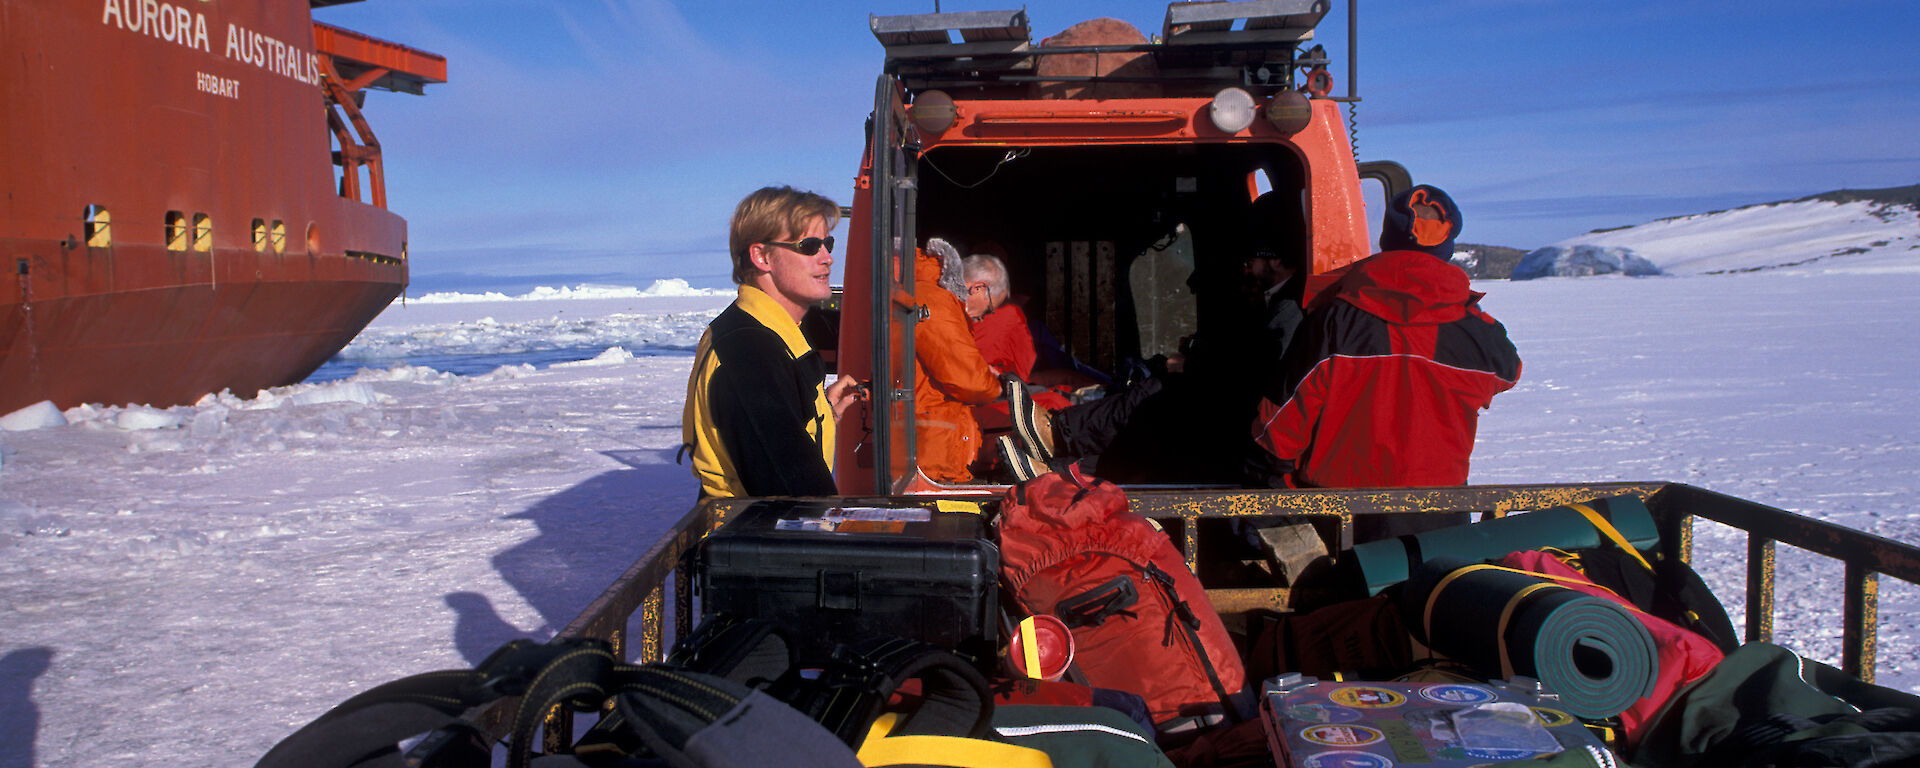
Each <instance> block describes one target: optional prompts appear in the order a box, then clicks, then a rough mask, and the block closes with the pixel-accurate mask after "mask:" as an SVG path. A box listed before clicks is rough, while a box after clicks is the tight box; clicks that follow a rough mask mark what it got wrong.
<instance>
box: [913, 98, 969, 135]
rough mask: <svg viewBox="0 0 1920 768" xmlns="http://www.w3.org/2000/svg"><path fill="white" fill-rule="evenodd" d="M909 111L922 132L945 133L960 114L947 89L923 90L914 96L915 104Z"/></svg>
mask: <svg viewBox="0 0 1920 768" xmlns="http://www.w3.org/2000/svg"><path fill="white" fill-rule="evenodd" d="M907 112H908V113H909V114H911V115H913V124H914V125H917V126H919V127H920V132H921V133H945V132H946V130H947V129H948V128H952V127H953V121H954V120H955V119H956V118H957V117H958V116H959V113H958V112H956V111H954V108H953V97H952V96H948V95H947V92H946V91H921V92H920V95H918V96H915V97H913V106H911V107H908V108H907Z"/></svg>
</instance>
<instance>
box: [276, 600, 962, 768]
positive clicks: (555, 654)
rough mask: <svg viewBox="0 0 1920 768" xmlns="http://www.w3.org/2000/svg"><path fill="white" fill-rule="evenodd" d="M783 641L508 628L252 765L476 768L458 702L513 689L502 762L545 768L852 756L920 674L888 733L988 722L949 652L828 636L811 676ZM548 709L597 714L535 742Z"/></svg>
mask: <svg viewBox="0 0 1920 768" xmlns="http://www.w3.org/2000/svg"><path fill="white" fill-rule="evenodd" d="M788 647H789V646H788V644H787V641H786V638H785V636H784V635H783V634H782V633H781V632H780V630H779V629H778V628H775V627H773V626H771V625H769V624H767V623H765V622H760V621H754V620H742V619H735V618H732V617H728V616H724V615H722V616H716V617H713V618H712V619H709V620H708V621H707V622H705V623H703V624H702V625H701V626H700V627H699V628H698V629H696V630H695V631H694V633H693V634H692V635H690V636H689V637H688V638H687V639H686V640H684V641H682V642H681V643H680V644H678V645H677V646H676V647H675V649H674V651H673V652H672V654H671V655H670V656H669V658H668V660H667V661H666V662H663V663H659V664H647V665H638V666H636V665H631V664H626V663H624V662H622V661H620V660H619V659H618V658H617V657H616V656H615V655H614V654H613V652H612V648H611V647H610V646H609V645H608V644H607V643H605V642H603V641H600V640H592V639H556V640H554V641H553V642H550V643H544V644H542V643H535V642H534V641H531V640H515V641H513V642H511V643H508V644H506V645H504V646H502V647H501V648H500V649H499V650H496V651H494V652H493V654H491V655H490V656H488V657H487V659H486V660H485V661H482V662H481V663H480V664H479V665H478V666H477V667H475V668H473V669H465V670H444V671H440V672H428V673H425V674H420V675H414V676H412V677H407V678H403V679H400V680H396V681H393V682H390V683H386V684H384V685H380V686H377V687H375V688H373V689H371V690H368V691H366V692H364V693H361V694H359V695H357V696H354V697H352V698H350V699H348V700H346V701H345V702H342V703H341V704H340V705H339V706H336V707H334V708H333V709H331V710H329V711H328V712H327V713H326V714H324V715H321V716H320V717H319V718H318V719H316V720H314V721H313V722H312V723H309V724H308V725H307V726H305V727H303V728H301V729H300V730H298V731H296V732H294V733H293V734H292V735H290V736H288V737H287V738H286V739H284V740H282V741H281V742H280V743H279V744H277V745H275V746H274V747H273V749H272V750H270V751H268V752H267V754H266V755H265V756H264V757H262V758H261V759H260V762H259V763H258V768H350V767H352V768H360V767H365V768H484V767H485V766H488V765H490V764H491V760H492V751H493V745H492V741H491V739H490V738H489V736H488V735H487V733H486V732H485V731H484V730H483V729H481V728H480V726H479V725H478V724H476V723H474V722H472V721H471V720H468V719H467V718H466V714H467V713H468V712H470V711H472V710H473V709H474V708H475V707H478V706H481V705H484V704H488V703H492V702H494V701H496V700H499V699H502V698H508V697H519V701H518V702H517V704H516V705H515V706H514V707H513V709H512V714H511V717H512V726H511V729H510V731H509V733H510V734H511V735H510V736H509V738H508V740H507V742H506V748H507V765H508V766H509V767H510V768H521V767H522V766H528V765H530V764H532V763H533V762H534V761H535V759H536V758H537V759H538V765H540V766H544V767H550V768H564V767H566V766H656V765H668V766H674V768H733V767H734V766H738V767H739V768H748V767H749V766H764V765H776V764H777V765H794V766H821V767H822V768H826V767H829V766H830V767H832V768H852V767H853V766H858V765H860V762H859V761H858V760H857V759H856V758H855V757H854V750H855V749H857V748H858V747H859V746H860V744H861V741H862V740H863V739H865V738H866V736H867V732H868V727H869V726H870V725H871V724H872V723H873V722H874V720H875V719H876V718H877V717H878V716H879V715H880V713H881V710H882V708H883V707H885V705H886V703H887V700H888V698H889V697H890V696H891V695H892V693H893V692H894V690H895V689H896V688H898V687H899V686H900V684H901V683H903V682H905V681H908V680H915V679H917V680H919V681H920V682H921V688H922V697H923V701H922V703H921V706H920V707H919V708H918V709H916V710H915V711H914V712H913V713H912V714H911V715H909V716H908V717H906V718H904V719H903V720H902V721H901V722H900V724H899V725H898V726H897V727H895V728H894V730H893V731H892V732H891V734H892V735H916V734H926V735H950V736H971V737H976V738H977V737H980V736H983V735H985V734H986V733H987V732H988V731H989V722H990V719H991V716H992V704H993V700H992V697H991V694H990V693H989V692H988V689H987V683H986V680H985V678H983V677H982V676H981V675H980V673H979V672H978V671H977V670H975V669H974V668H973V667H972V666H971V665H969V664H967V663H966V662H964V661H961V660H960V659H959V658H958V657H956V656H953V655H952V654H950V653H948V652H946V651H942V650H940V649H938V648H935V647H933V646H930V645H927V644H925V643H919V642H916V641H912V640H905V639H902V638H897V637H875V638H868V639H866V640H862V641H860V642H858V643H855V644H852V645H847V646H842V647H840V648H838V649H836V650H835V653H834V656H833V659H832V660H831V661H829V662H828V663H827V664H825V665H824V668H823V669H822V670H820V671H819V674H818V675H817V676H808V675H802V674H801V672H800V670H798V669H795V668H794V665H793V663H792V660H791V658H790V655H789V651H788ZM555 706H566V707H570V708H572V709H573V710H575V711H579V712H598V713H600V714H601V718H600V720H599V722H597V723H595V725H594V726H593V727H592V728H590V729H589V730H588V731H587V732H586V733H585V734H584V735H583V736H581V737H580V739H579V740H578V741H573V740H572V739H571V738H570V737H571V734H568V735H567V736H568V737H569V738H568V739H565V740H562V741H561V743H559V744H558V745H556V747H557V748H554V752H553V753H551V754H542V753H540V752H539V751H538V750H537V749H536V747H541V746H543V744H542V743H541V741H540V739H539V738H538V736H539V734H540V733H541V726H542V723H543V721H544V719H545V716H546V713H547V712H548V711H550V710H551V709H552V708H553V707H555ZM549 736H551V735H549ZM568 742H571V743H568Z"/></svg>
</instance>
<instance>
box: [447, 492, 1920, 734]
mask: <svg viewBox="0 0 1920 768" xmlns="http://www.w3.org/2000/svg"><path fill="white" fill-rule="evenodd" d="M1623 494H1633V495H1636V496H1639V497H1641V498H1642V499H1644V500H1645V501H1646V503H1647V508H1648V509H1649V510H1650V511H1651V512H1652V513H1653V516H1654V520H1655V523H1656V525H1657V526H1658V528H1659V531H1660V550H1661V554H1662V555H1664V556H1666V557H1678V558H1681V559H1682V560H1688V559H1690V557H1691V555H1692V545H1693V519H1694V518H1696V517H1697V518H1705V519H1707V520H1712V521H1715V522H1719V523H1723V524H1726V525H1728V526H1731V527H1733V528H1736V529H1740V530H1742V531H1744V532H1745V533H1746V536H1747V573H1746V578H1747V582H1746V583H1747V621H1746V639H1747V640H1748V641H1749V642H1752V641H1770V640H1771V639H1772V637H1773V629H1774V616H1773V612H1774V546H1775V544H1777V543H1778V544H1787V545H1790V546H1794V547H1798V548H1800V549H1803V550H1807V551H1809V552H1813V553H1815V554H1817V555H1820V556H1823V557H1826V558H1829V559H1832V560H1838V561H1840V562H1841V563H1843V564H1844V566H1845V594H1846V603H1845V614H1844V619H1843V620H1844V622H1845V628H1844V632H1843V637H1842V659H1841V666H1842V668H1844V669H1845V670H1846V671H1847V672H1848V673H1851V674H1853V675H1855V676H1856V677H1859V678H1860V679H1862V680H1865V681H1867V682H1872V681H1873V673H1874V663H1875V660H1876V656H1877V654H1876V647H1875V646H1876V644H1877V640H1878V625H1879V605H1878V602H1879V601H1878V596H1879V577H1880V576H1881V575H1883V574H1884V575H1887V576H1891V577H1893V578H1897V579H1900V580H1903V581H1906V582H1908V583H1912V584H1920V547H1916V546H1914V545H1912V544H1906V543H1902V542H1898V541H1893V540H1891V539H1887V538H1883V537H1880V536H1876V535H1873V534H1870V533H1867V532H1864V531H1860V530H1855V529H1852V528H1847V527H1844V526H1839V525H1834V524H1832V523H1826V522H1822V521H1819V520H1814V519H1812V518H1809V517H1805V516H1802V515H1798V514H1795V513H1792V512H1788V511H1785V510H1782V509H1777V508H1774V507H1770V506H1766V505H1764V504H1759V503H1756V502H1752V501H1747V500H1744V499H1739V498H1735V497H1732V496H1727V495H1724V494H1719V493H1715V492H1713V491H1708V490H1705V489H1702V488H1697V487H1694V486H1690V485H1685V484H1681V483H1664V482H1624V483H1595V484H1552V485H1503V486H1462V487H1451V488H1393V489H1323V490H1258V491H1248V490H1212V491H1209V490H1194V489H1157V488H1142V489H1129V491H1128V497H1129V501H1130V503H1131V505H1132V508H1133V511H1135V512H1138V513H1140V514H1142V515H1146V516H1147V517H1151V518H1154V519H1155V520H1158V521H1160V522H1161V523H1162V524H1163V525H1164V526H1165V527H1166V528H1167V531H1168V533H1169V535H1171V536H1172V537H1173V539H1174V542H1175V543H1176V544H1178V545H1180V547H1181V549H1182V551H1183V552H1184V553H1185V554H1186V556H1187V562H1188V565H1189V566H1190V567H1191V566H1193V565H1195V564H1196V562H1197V561H1198V559H1199V557H1200V549H1201V536H1200V529H1201V528H1202V525H1201V521H1203V520H1206V519H1209V518H1253V517H1260V518H1274V517H1284V518H1289V519H1293V520H1301V521H1311V522H1314V524H1315V526H1316V528H1317V529H1318V530H1320V532H1321V534H1322V536H1323V538H1325V539H1327V540H1328V543H1329V549H1330V550H1334V551H1337V550H1340V549H1345V548H1347V547H1349V546H1351V544H1352V536H1353V519H1354V517H1355V516H1358V515H1380V514H1389V515H1390V514H1415V513H1431V512H1468V513H1476V514H1479V515H1481V516H1482V517H1483V518H1484V517H1487V516H1492V517H1498V516H1502V515H1505V514H1507V513H1509V512H1518V511H1523V510H1534V509H1545V508H1549V507H1555V506H1560V505H1564V504H1569V503H1574V502H1581V501H1589V500H1592V499H1597V498H1603V497H1607V496H1619V495H1623ZM932 498H937V497H924V496H914V497H891V498H887V497H861V498H852V497H847V498H839V499H836V501H837V502H838V503H841V504H846V505H886V504H891V505H901V504H914V503H930V502H931V500H932ZM956 498H964V499H966V500H972V501H979V500H981V499H982V498H996V497H981V496H977V495H976V496H970V497H956ZM754 501H755V500H753V499H710V500H707V501H703V502H701V503H699V504H697V505H696V506H695V507H694V508H693V509H692V510H691V511H689V512H688V513H687V515H686V516H685V517H683V518H681V520H680V522H679V523H678V524H676V525H675V526H674V527H673V529H672V531H670V532H669V533H667V534H666V535H664V536H662V537H661V538H660V539H659V540H658V541H656V542H655V543H654V544H653V546H652V547H651V548H649V549H648V550H647V551H646V553H645V554H643V555H641V556H640V558H639V559H638V560H636V561H635V562H634V563H633V565H632V566H630V567H628V568H627V570H626V572H625V573H622V574H620V576H619V578H618V579H616V580H614V582H613V584H612V585H610V586H609V587H607V589H606V591H604V592H602V593H601V594H600V596H599V597H597V598H595V599H594V600H593V602H591V603H589V604H588V605H587V607H586V609H585V610H583V611H582V612H581V613H580V615H579V616H577V617H575V618H574V620H573V621H572V622H570V623H568V624H567V626H566V627H565V628H563V629H562V630H561V631H560V633H559V636H560V637H568V638H573V637H594V638H600V639H603V640H606V641H608V642H610V643H612V644H613V646H614V649H615V653H617V654H619V655H620V657H621V658H629V659H631V660H633V661H635V662H636V663H644V662H653V661H659V660H660V659H661V658H663V657H664V655H665V651H666V649H667V642H668V640H669V638H670V637H677V636H681V635H685V634H686V633H688V632H690V631H691V630H692V625H693V619H694V612H693V574H692V567H691V563H692V558H693V553H694V551H695V548H696V547H697V545H698V544H699V542H700V539H701V538H703V537H705V536H706V535H707V534H708V533H710V532H712V531H713V530H714V529H716V528H718V527H719V525H720V523H721V522H722V521H724V520H725V519H726V518H727V517H728V516H729V515H731V514H732V513H733V512H734V511H736V510H739V509H743V508H745V507H746V506H747V505H748V504H751V503H753V502H754ZM669 596H671V599H672V601H673V609H672V611H671V622H672V627H673V628H672V631H671V632H669V631H668V621H669V612H668V611H667V600H668V599H669ZM1208 596H1209V598H1210V599H1212V600H1213V601H1214V607H1215V609H1216V610H1220V611H1222V612H1229V613H1230V612H1237V611H1244V610H1248V609H1252V608H1270V609H1275V610H1283V611H1284V610H1288V609H1289V607H1290V606H1291V604H1292V603H1291V598H1292V595H1291V594H1289V592H1288V590H1287V589H1285V588H1260V589H1209V590H1208ZM635 633H637V637H636V638H633V639H637V642H638V647H637V648H632V649H629V647H628V646H629V643H630V637H629V635H630V634H635ZM630 650H631V651H633V652H632V653H629V651H630ZM518 705H519V702H518V700H516V699H502V700H499V701H496V702H494V703H493V704H491V705H488V706H485V707H480V708H476V709H475V710H474V711H472V712H468V713H467V716H468V718H469V719H470V721H471V722H474V723H478V724H480V725H481V727H482V728H484V729H485V730H486V731H487V732H488V733H489V735H491V736H492V737H493V739H494V740H495V741H498V740H499V739H501V738H504V736H505V734H506V732H507V730H508V727H509V723H508V722H507V715H508V714H509V713H512V712H513V711H514V710H515V708H517V706H518ZM547 725H548V727H547V729H546V732H547V733H548V734H570V733H572V727H571V726H572V719H571V713H570V712H568V711H566V710H565V709H564V708H557V709H556V710H555V711H553V712H551V713H549V715H548V722H547ZM548 741H549V743H548V744H546V749H547V751H549V752H554V751H560V750H564V749H565V744H564V743H561V741H563V740H555V739H553V738H552V737H551V736H549V738H548Z"/></svg>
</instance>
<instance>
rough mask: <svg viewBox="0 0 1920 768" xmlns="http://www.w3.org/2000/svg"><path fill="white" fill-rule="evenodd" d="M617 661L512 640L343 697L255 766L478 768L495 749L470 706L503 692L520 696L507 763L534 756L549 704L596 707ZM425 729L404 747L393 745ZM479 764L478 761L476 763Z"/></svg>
mask: <svg viewBox="0 0 1920 768" xmlns="http://www.w3.org/2000/svg"><path fill="white" fill-rule="evenodd" d="M616 666H617V662H616V660H615V659H614V657H613V653H612V650H611V648H610V647H609V646H608V645H607V644H606V642H604V641H601V640H590V639H567V640H556V641H554V642H553V643H550V644H540V643H535V642H533V641H532V640H515V641H513V642H511V643H508V644H506V645H504V646H501V648H500V649H499V650H496V651H494V652H493V654H491V655H489V656H488V657H487V658H486V660H485V661H482V662H480V665H479V666H478V667H475V668H474V669H460V670H444V671H440V672H427V673H425V674H419V675H414V676H411V677H406V678H401V679H399V680H395V681H393V682H390V683H386V684H384V685H379V686H376V687H374V688H372V689H370V690H368V691H366V692H364V693H361V694H359V695H357V696H354V697H353V698H350V699H347V700H346V701H344V702H341V703H340V705H339V706H336V707H334V708H333V709H331V710H328V711H327V713H326V714H324V715H321V716H320V717H319V718H318V719H316V720H314V721H313V722H312V723H309V724H307V726H306V727H304V728H301V729H300V730H299V731H296V732H294V734H293V735H291V736H288V737H287V738H286V739H284V740H282V741H281V742H280V743H279V744H277V745H275V746H274V748H273V749H272V750H270V751H268V752H267V754H266V756H264V757H262V758H261V759H260V762H259V764H258V765H259V766H260V767H261V768H301V767H305V766H322V767H326V768H331V767H333V766H368V767H369V768H372V767H374V766H393V767H394V768H399V767H400V766H408V767H409V768H433V767H434V766H466V765H485V764H486V763H487V760H488V755H489V754H490V752H491V750H492V746H491V743H490V740H489V739H488V738H487V736H486V734H485V732H484V731H482V730H481V729H480V727H479V726H477V725H475V724H474V723H472V722H469V721H467V720H466V719H464V718H463V717H462V715H463V714H465V713H466V711H467V710H469V709H471V708H473V707H477V706H480V705H482V704H486V703H488V702H491V701H494V700H496V699H499V698H501V697H504V696H520V697H522V700H521V706H520V707H519V708H518V709H517V711H516V713H515V717H514V731H513V732H514V739H513V745H512V751H511V752H510V753H509V757H508V765H509V766H514V767H515V768H518V767H519V766H524V765H526V764H527V762H528V761H529V760H530V759H531V752H532V741H533V738H532V735H533V734H534V733H536V732H537V731H538V729H539V726H540V724H541V720H542V719H543V718H544V717H545V714H546V712H547V710H548V709H551V708H552V707H553V706H554V705H556V704H563V703H564V704H567V705H570V706H575V707H593V706H597V705H598V704H599V703H600V702H601V701H603V700H604V699H605V697H606V695H607V688H606V687H605V685H604V683H605V682H606V681H607V680H608V679H609V676H610V675H611V673H612V672H613V671H614V669H615V667H616ZM422 733H425V734H426V736H424V737H423V738H421V739H420V740H419V741H418V742H416V743H415V744H414V745H413V746H412V747H411V748H409V749H408V750H407V751H406V753H405V754H404V755H402V754H401V752H400V750H399V748H398V746H397V744H398V743H399V742H400V741H401V740H403V739H407V738H410V737H412V736H416V735H419V734H422ZM476 761H477V762H476Z"/></svg>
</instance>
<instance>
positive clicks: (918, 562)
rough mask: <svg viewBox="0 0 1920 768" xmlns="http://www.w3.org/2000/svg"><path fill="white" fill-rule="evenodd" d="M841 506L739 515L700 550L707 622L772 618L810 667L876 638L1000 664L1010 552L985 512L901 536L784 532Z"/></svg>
mask: <svg viewBox="0 0 1920 768" xmlns="http://www.w3.org/2000/svg"><path fill="white" fill-rule="evenodd" d="M932 506H933V505H932V503H931V502H929V503H928V504H927V507H928V508H931V507H932ZM831 507H832V505H829V504H823V503H818V502H796V501H789V500H779V501H762V502H757V503H755V504H753V505H751V506H749V507H747V508H746V509H744V510H741V511H740V512H739V513H737V514H735V515H734V516H733V517H731V518H729V519H728V520H727V521H726V522H725V523H724V524H723V525H721V526H720V529H719V530H717V531H714V532H713V534H711V535H709V536H708V537H707V538H706V540H705V541H703V542H701V544H700V550H699V556H698V560H697V562H696V565H695V569H694V570H695V578H696V580H697V583H698V590H699V592H698V593H699V595H700V604H701V605H700V613H701V615H702V616H703V617H705V616H712V615H714V614H716V613H720V612H726V613H728V614H731V615H735V616H743V617H752V618H760V619H767V620H770V621H773V622H774V623H776V624H778V625H779V626H781V627H783V628H784V629H786V631H787V634H788V637H789V638H790V639H791V640H792V641H793V642H794V645H795V650H796V652H797V653H798V657H799V659H800V660H801V661H802V662H817V661H820V660H824V659H826V658H828V657H829V656H830V655H831V653H832V652H833V647H834V645H835V644H837V643H842V642H851V641H853V640H856V639H859V638H860V637H863V636H866V635H872V634H888V635H898V636H901V637H907V638H911V639H914V640H921V641H925V642H927V643H930V644H933V645H936V646H939V647H941V648H945V649H948V650H953V651H958V652H960V653H961V655H963V656H967V657H972V658H975V659H977V660H983V661H987V662H990V661H991V659H992V658H993V656H994V651H995V649H996V648H997V647H998V634H999V633H998V621H997V616H998V610H999V599H1000V596H999V582H1000V579H999V576H1000V548H999V547H998V546H996V545H995V544H994V543H993V540H992V539H991V537H990V535H989V534H988V531H987V526H986V522H985V520H984V519H983V518H982V517H981V516H980V515H976V514H971V513H966V512H940V511H934V512H932V513H931V519H929V520H926V521H911V522H905V523H902V524H899V525H897V526H892V527H894V528H897V529H898V531H897V532H892V531H888V532H858V533H843V532H826V531H808V530H779V529H777V528H776V525H777V524H778V523H779V522H780V521H782V520H788V521H795V520H819V519H821V518H822V517H823V516H824V515H826V513H827V512H828V510H829V509H830V508H831ZM847 527H851V528H858V527H862V526H847ZM865 527H869V528H870V527H872V526H865Z"/></svg>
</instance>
